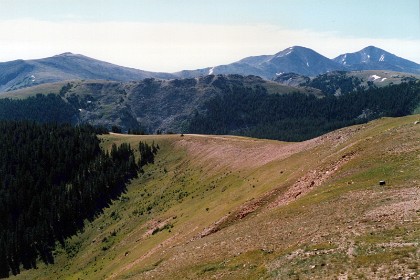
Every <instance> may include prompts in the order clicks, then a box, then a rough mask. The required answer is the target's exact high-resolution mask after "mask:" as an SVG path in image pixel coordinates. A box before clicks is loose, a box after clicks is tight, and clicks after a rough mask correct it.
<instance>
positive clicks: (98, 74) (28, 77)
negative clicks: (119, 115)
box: [0, 46, 420, 92]
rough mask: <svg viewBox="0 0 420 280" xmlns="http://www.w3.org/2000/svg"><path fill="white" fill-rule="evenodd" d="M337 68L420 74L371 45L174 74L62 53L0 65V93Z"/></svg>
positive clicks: (294, 50) (294, 52) (293, 52)
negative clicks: (70, 84)
mask: <svg viewBox="0 0 420 280" xmlns="http://www.w3.org/2000/svg"><path fill="white" fill-rule="evenodd" d="M336 70H340V71H359V70H389V71H398V72H405V73H413V74H420V65H419V64H417V63H415V62H412V61H409V60H406V59H404V58H401V57H398V56H396V55H394V54H391V53H389V52H387V51H385V50H382V49H380V48H376V47H373V46H369V47H366V48H364V49H362V50H360V51H358V52H355V53H347V54H343V55H340V56H338V57H336V58H334V59H329V58H327V57H325V56H323V55H321V54H319V53H317V52H315V51H314V50H311V49H309V48H305V47H300V46H294V47H290V48H287V49H285V50H283V51H280V52H278V53H276V54H274V55H261V56H252V57H247V58H244V59H241V60H239V61H237V62H234V63H231V64H227V65H219V66H214V67H206V68H202V69H197V70H184V71H180V72H176V73H159V72H149V71H143V70H138V69H133V68H127V67H122V66H118V65H114V64H111V63H107V62H103V61H99V60H96V59H92V58H89V57H86V56H83V55H79V54H72V53H63V54H60V55H56V56H53V57H49V58H44V59H36V60H15V61H10V62H3V63H0V92H5V91H11V90H16V89H20V88H25V87H30V86H34V85H39V84H45V83H52V82H59V81H66V80H83V79H86V80H93V79H100V80H112V81H121V82H126V81H134V80H137V81H138V80H142V79H145V78H158V79H174V78H196V77H199V76H205V75H216V74H240V75H245V76H246V75H255V76H260V77H262V78H264V79H267V80H274V79H275V78H276V77H277V76H278V75H281V74H283V73H291V72H292V73H296V74H299V75H305V76H311V77H313V76H316V75H319V74H324V73H327V72H331V71H336Z"/></svg>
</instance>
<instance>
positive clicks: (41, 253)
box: [0, 97, 158, 278]
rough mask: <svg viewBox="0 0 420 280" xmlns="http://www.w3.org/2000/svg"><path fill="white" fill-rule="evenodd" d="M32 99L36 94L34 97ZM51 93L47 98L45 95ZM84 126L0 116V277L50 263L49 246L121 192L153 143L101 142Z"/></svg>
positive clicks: (150, 154)
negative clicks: (103, 145) (136, 152)
mask: <svg viewBox="0 0 420 280" xmlns="http://www.w3.org/2000/svg"><path fill="white" fill-rule="evenodd" d="M37 98H39V97H37ZM47 98H51V97H47ZM95 132H96V131H95V129H94V128H93V127H91V126H78V127H73V126H70V125H64V124H61V125H58V124H39V123H35V122H8V121H2V122H0V278H2V277H7V276H9V274H10V273H12V274H17V273H19V272H20V269H22V268H24V269H30V268H34V267H36V262H37V260H38V259H41V260H42V261H44V262H45V263H53V262H54V259H53V255H52V252H53V249H54V247H55V245H56V243H57V242H61V243H62V244H63V245H64V240H65V239H66V238H67V237H69V236H71V235H74V234H75V233H76V232H77V230H79V229H81V228H82V226H83V223H84V220H85V219H92V218H94V217H95V216H96V215H97V214H99V213H100V212H101V210H102V209H103V208H104V207H106V206H107V205H109V203H111V201H112V199H114V198H116V197H117V196H118V195H120V194H121V193H122V192H123V191H124V189H125V186H126V183H127V182H128V181H129V180H130V179H131V178H133V177H136V176H137V174H138V172H139V171H141V168H142V167H143V166H144V165H146V164H148V163H152V162H153V161H154V155H155V154H156V152H157V149H158V148H157V147H155V146H154V145H152V146H150V145H148V144H145V143H140V144H139V148H140V149H141V150H140V152H141V155H140V159H138V160H137V161H136V159H135V156H134V152H133V150H132V149H131V147H130V145H128V144H121V145H120V146H116V145H115V144H114V145H113V146H112V148H111V150H110V152H106V151H103V150H102V149H101V148H100V145H99V144H100V140H99V139H98V138H97V136H96V134H95Z"/></svg>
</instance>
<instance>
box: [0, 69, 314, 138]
mask: <svg viewBox="0 0 420 280" xmlns="http://www.w3.org/2000/svg"><path fill="white" fill-rule="evenodd" d="M233 87H248V88H258V87H262V88H264V89H265V90H266V91H267V92H268V93H280V94H283V93H291V92H301V93H308V94H316V95H319V94H320V91H319V90H315V89H312V90H306V89H298V88H295V87H291V86H285V85H281V84H279V83H275V82H272V81H266V80H263V79H261V78H260V77H256V76H246V77H244V76H239V75H209V76H204V77H200V78H191V79H172V80H158V79H144V80H142V81H132V82H126V83H124V82H113V81H103V80H89V81H83V80H75V81H68V82H60V83H50V84H43V85H38V86H34V87H30V88H25V89H21V90H16V91H11V92H8V93H4V94H1V96H0V98H1V97H2V98H26V97H28V96H33V95H36V94H38V93H44V94H47V93H54V94H60V95H61V96H62V97H63V98H64V99H65V100H67V101H68V102H69V103H70V104H71V105H72V106H74V108H75V109H76V110H79V111H80V112H79V119H80V122H89V123H91V124H94V125H105V126H108V127H110V126H111V125H117V126H119V127H121V128H122V129H123V130H125V131H127V130H128V129H139V126H142V128H143V129H144V130H146V132H149V133H154V132H156V131H157V130H163V131H183V127H184V126H186V124H185V123H186V121H187V119H188V118H189V117H190V116H191V115H192V114H193V113H194V112H195V111H198V112H200V111H201V110H202V107H203V104H204V103H205V101H206V100H209V99H211V98H213V97H215V96H217V95H219V94H223V93H225V92H227V91H229V89H231V88H233Z"/></svg>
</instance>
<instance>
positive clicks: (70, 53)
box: [55, 52, 75, 56]
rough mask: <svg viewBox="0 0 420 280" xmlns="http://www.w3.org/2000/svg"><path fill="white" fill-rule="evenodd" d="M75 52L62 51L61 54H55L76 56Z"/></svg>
mask: <svg viewBox="0 0 420 280" xmlns="http://www.w3.org/2000/svg"><path fill="white" fill-rule="evenodd" d="M74 55H75V54H74V53H72V52H64V53H61V54H58V55H55V56H74Z"/></svg>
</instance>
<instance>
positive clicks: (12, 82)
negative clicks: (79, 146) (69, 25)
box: [0, 53, 173, 92]
mask: <svg viewBox="0 0 420 280" xmlns="http://www.w3.org/2000/svg"><path fill="white" fill-rule="evenodd" d="M151 77H154V78H165V79H168V78H171V77H173V76H172V75H171V74H166V73H155V72H147V71H142V70H137V69H133V68H128V67H122V66H118V65H115V64H111V63H108V62H104V61H100V60H96V59H93V58H90V57H86V56H83V55H80V54H72V53H63V54H60V55H56V56H53V57H48V58H43V59H34V60H16V61H10V62H2V63H0V92H4V91H11V90H16V89H20V88H26V87H31V86H35V85H39V84H45V83H53V82H58V81H66V80H76V79H87V80H93V79H101V80H111V81H125V82H126V81H132V80H141V79H145V78H151Z"/></svg>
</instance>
